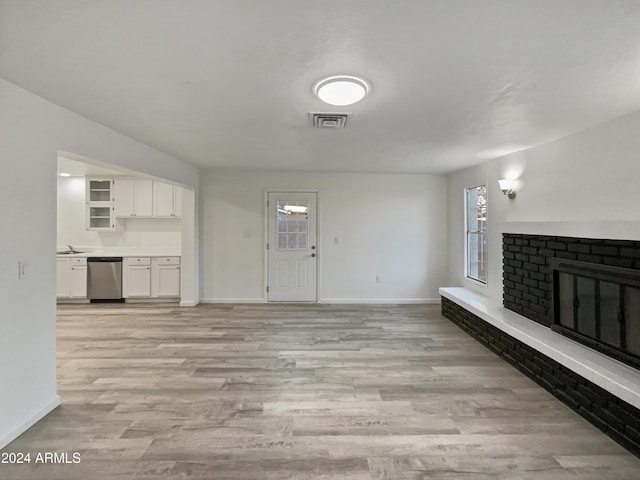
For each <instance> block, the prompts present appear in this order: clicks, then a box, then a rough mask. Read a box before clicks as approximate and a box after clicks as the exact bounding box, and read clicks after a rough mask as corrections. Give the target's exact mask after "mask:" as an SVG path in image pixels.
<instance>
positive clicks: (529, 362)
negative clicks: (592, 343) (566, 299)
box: [442, 297, 640, 457]
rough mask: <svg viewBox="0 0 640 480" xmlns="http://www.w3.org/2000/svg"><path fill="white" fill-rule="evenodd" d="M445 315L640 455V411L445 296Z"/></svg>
mask: <svg viewBox="0 0 640 480" xmlns="http://www.w3.org/2000/svg"><path fill="white" fill-rule="evenodd" d="M442 315H444V316H445V317H447V318H448V319H450V320H451V321H453V322H454V323H455V324H456V325H458V326H459V327H460V328H462V329H463V330H464V331H465V332H467V333H468V334H469V335H471V336H472V337H474V338H475V339H476V340H478V341H479V342H480V343H482V344H483V345H484V346H486V347H487V348H489V349H490V350H491V351H493V352H494V353H495V354H497V355H499V356H500V357H502V358H503V359H504V360H506V361H507V362H508V363H510V364H511V365H513V366H514V367H515V368H517V369H518V370H520V371H521V372H522V373H524V374H525V375H526V376H527V377H529V378H531V379H532V380H533V381H535V382H536V383H537V384H539V385H540V386H542V387H543V388H545V389H546V390H548V391H549V392H550V393H551V394H552V395H554V396H555V397H557V398H558V399H560V400H561V401H562V402H563V403H564V404H566V405H567V406H569V407H570V408H571V409H573V410H575V411H576V412H578V413H579V414H580V415H581V416H583V417H584V418H585V419H587V420H588V421H589V422H590V423H592V424H593V425H595V426H596V427H597V428H598V429H600V430H602V431H603V432H604V433H606V434H607V435H608V436H609V437H611V438H612V439H614V440H615V441H616V442H618V443H619V444H620V445H622V446H623V447H625V448H626V449H627V450H629V451H630V452H632V453H633V454H635V455H636V456H638V457H640V410H639V409H637V408H635V407H634V406H633V405H630V404H628V403H627V402H625V401H623V400H621V399H619V398H618V397H616V396H615V395H612V394H611V393H609V392H607V391H606V390H603V389H602V388H600V387H598V386H597V385H595V384H594V383H592V382H590V381H589V380H586V379H585V378H583V377H582V376H580V375H578V374H576V373H574V372H573V371H571V370H569V369H568V368H566V367H564V366H562V365H560V364H559V363H558V362H556V361H555V360H552V359H551V358H549V357H547V356H546V355H544V354H542V353H540V352H538V351H536V350H534V349H532V348H531V347H529V346H528V345H526V344H524V343H522V342H521V341H520V340H517V339H515V338H513V337H512V336H510V335H508V334H506V333H504V332H503V331H501V330H500V329H498V328H496V327H494V326H493V325H490V324H489V323H487V322H485V321H484V320H482V319H481V318H479V317H477V316H476V315H473V314H472V313H470V312H469V311H467V310H465V309H464V308H463V307H461V306H460V305H458V304H456V303H454V302H452V301H450V300H449V299H447V298H444V297H442Z"/></svg>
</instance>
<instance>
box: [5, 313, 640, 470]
mask: <svg viewBox="0 0 640 480" xmlns="http://www.w3.org/2000/svg"><path fill="white" fill-rule="evenodd" d="M58 313H59V315H58V386H59V393H60V396H61V398H62V405H61V406H60V407H59V408H58V409H57V410H55V411H54V412H52V413H51V414H50V415H49V416H48V417H46V418H45V419H44V420H43V421H41V422H40V423H38V424H37V425H35V426H34V427H33V428H31V429H30V430H29V431H28V432H26V433H25V434H24V435H23V436H22V437H20V438H19V439H17V440H16V441H15V442H13V443H12V444H11V445H9V446H8V447H6V448H5V449H4V450H3V452H25V453H26V452H32V454H35V453H37V452H58V453H59V452H70V453H72V452H79V453H80V454H81V463H79V464H75V465H74V464H71V465H42V464H38V465H36V464H33V463H32V464H30V465H0V478H1V479H3V480H4V479H7V480H9V479H10V480H25V479H38V480H39V479H47V480H49V479H61V480H62V479H64V480H70V479H71V480H72V479H83V480H84V479H107V478H108V479H116V480H120V479H145V480H146V479H148V480H151V479H161V480H162V479H184V478H192V479H202V480H204V479H207V480H209V479H216V480H218V479H223V480H224V479H233V480H242V479H271V480H275V479H299V480H301V479H323V480H328V479H347V480H365V479H366V480H371V479H375V480H382V479H402V480H417V479H427V478H428V479H455V480H467V479H474V480H476V479H478V480H484V479H500V480H507V479H518V480H519V479H526V480H565V479H567V480H568V479H581V480H582V479H586V480H589V479H593V480H607V479H612V480H613V479H615V480H625V479H630V480H631V479H633V480H637V479H638V478H640V460H639V459H637V458H635V457H633V456H632V455H631V454H629V453H628V452H626V451H625V450H624V449H623V448H622V447H620V446H618V445H617V444H616V443H614V442H613V441H612V440H610V439H609V438H608V437H606V436H605V435H604V434H602V433H600V432H599V431H598V430H597V429H596V428H595V427H592V426H591V425H590V424H588V423H587V422H586V421H585V420H583V419H582V418H580V417H579V416H577V415H576V414H575V413H573V412H572V411H571V410H569V409H568V408H567V407H565V406H564V405H562V404H561V403H560V402H559V401H557V400H556V399H555V398H553V397H552V396H551V395H549V394H548V393H547V392H546V391H544V390H543V389H541V388H540V387H538V386H537V385H535V384H534V383H533V382H532V381H530V380H529V379H528V378H526V377H524V376H523V375H521V374H520V373H519V372H518V371H517V370H515V369H513V368H512V367H510V366H509V365H507V364H506V363H504V362H503V361H502V360H501V359H499V358H498V357H497V356H495V355H494V354H492V353H491V352H489V351H488V350H486V349H485V348H484V347H482V346H481V345H480V344H478V343H476V342H475V341H474V340H473V339H472V338H470V337H469V336H467V335H466V334H465V333H463V332H462V331H461V330H459V329H458V328H457V327H456V326H455V325H453V324H452V323H450V322H449V321H448V320H446V319H444V318H443V317H442V316H441V315H440V314H439V306H438V305H401V306H397V305H390V306H386V305H385V306H350V305H349V306H342V305H341V306H335V305H233V306H231V305H205V306H199V307H195V308H178V307H176V306H172V305H160V306H158V305H67V306H61V307H59V310H58Z"/></svg>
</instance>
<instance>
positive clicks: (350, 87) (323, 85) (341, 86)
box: [313, 75, 369, 107]
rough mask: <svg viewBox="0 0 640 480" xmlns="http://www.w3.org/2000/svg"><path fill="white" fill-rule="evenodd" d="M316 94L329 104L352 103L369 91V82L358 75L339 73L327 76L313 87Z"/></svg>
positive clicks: (342, 104)
mask: <svg viewBox="0 0 640 480" xmlns="http://www.w3.org/2000/svg"><path fill="white" fill-rule="evenodd" d="M313 91H314V93H315V94H316V96H317V97H318V98H319V99H320V100H322V101H323V102H325V103H328V104H329V105H336V106H340V107H342V106H344V105H352V104H354V103H356V102H359V101H360V100H362V99H363V98H364V97H365V95H366V94H367V93H369V84H368V83H367V82H365V81H364V80H362V79H361V78H358V77H351V76H349V75H337V76H335V77H329V78H325V79H324V80H321V81H319V82H318V83H316V86H315V87H314V88H313Z"/></svg>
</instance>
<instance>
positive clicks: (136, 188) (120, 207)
mask: <svg viewBox="0 0 640 480" xmlns="http://www.w3.org/2000/svg"><path fill="white" fill-rule="evenodd" d="M152 192H153V182H152V181H151V180H138V179H129V178H122V179H120V178H116V179H115V184H114V199H115V200H114V206H115V215H116V217H151V216H152V215H153V193H152Z"/></svg>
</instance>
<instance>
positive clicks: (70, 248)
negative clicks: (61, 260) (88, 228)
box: [67, 245, 75, 252]
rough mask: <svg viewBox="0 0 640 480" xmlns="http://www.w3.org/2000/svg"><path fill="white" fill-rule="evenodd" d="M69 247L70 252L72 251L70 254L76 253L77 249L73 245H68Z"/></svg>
mask: <svg viewBox="0 0 640 480" xmlns="http://www.w3.org/2000/svg"><path fill="white" fill-rule="evenodd" d="M67 247H69V251H70V252H73V251H75V249H74V248H73V247H72V246H71V245H67Z"/></svg>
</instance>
